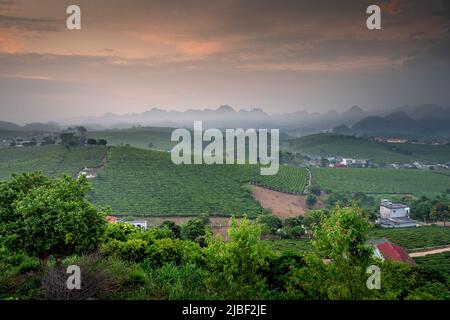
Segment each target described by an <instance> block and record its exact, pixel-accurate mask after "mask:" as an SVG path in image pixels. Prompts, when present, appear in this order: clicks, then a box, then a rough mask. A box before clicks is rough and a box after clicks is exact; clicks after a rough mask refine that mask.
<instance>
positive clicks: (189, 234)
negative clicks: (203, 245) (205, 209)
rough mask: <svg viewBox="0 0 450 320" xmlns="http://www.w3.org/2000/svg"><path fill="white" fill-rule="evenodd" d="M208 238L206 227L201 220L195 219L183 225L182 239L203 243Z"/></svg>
mask: <svg viewBox="0 0 450 320" xmlns="http://www.w3.org/2000/svg"><path fill="white" fill-rule="evenodd" d="M205 236H206V225H205V224H204V222H203V221H202V220H201V219H200V218H194V219H191V220H189V221H187V222H186V223H184V224H182V225H181V238H182V239H184V240H192V241H197V242H202V239H204V237H205Z"/></svg>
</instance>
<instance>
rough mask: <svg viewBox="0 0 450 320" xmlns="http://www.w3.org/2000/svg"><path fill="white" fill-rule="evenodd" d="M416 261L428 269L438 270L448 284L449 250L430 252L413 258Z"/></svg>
mask: <svg viewBox="0 0 450 320" xmlns="http://www.w3.org/2000/svg"><path fill="white" fill-rule="evenodd" d="M414 260H415V261H416V263H417V264H418V265H419V266H421V267H424V268H426V269H428V270H430V271H434V272H439V273H440V274H442V275H443V276H444V277H446V279H447V283H449V284H450V252H445V253H439V254H432V255H428V256H425V257H417V258H414Z"/></svg>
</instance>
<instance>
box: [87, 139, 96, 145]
mask: <svg viewBox="0 0 450 320" xmlns="http://www.w3.org/2000/svg"><path fill="white" fill-rule="evenodd" d="M86 143H87V144H88V145H90V146H95V145H97V140H95V139H92V138H89V139H87V141H86Z"/></svg>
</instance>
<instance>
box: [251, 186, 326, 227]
mask: <svg viewBox="0 0 450 320" xmlns="http://www.w3.org/2000/svg"><path fill="white" fill-rule="evenodd" d="M252 194H253V198H255V200H256V201H258V202H259V203H260V204H261V206H262V207H263V208H266V209H271V210H272V212H273V214H275V215H277V216H278V217H280V218H282V219H285V218H290V217H297V216H302V215H304V214H305V212H306V211H308V210H310V209H309V207H308V206H307V204H306V198H307V196H304V195H292V194H287V193H283V192H278V191H273V190H270V189H266V188H263V187H259V186H253V188H252ZM322 207H323V203H322V202H321V201H320V200H319V201H318V202H317V204H316V205H315V206H314V207H313V208H312V209H318V208H322Z"/></svg>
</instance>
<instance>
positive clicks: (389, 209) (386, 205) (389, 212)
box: [380, 200, 410, 219]
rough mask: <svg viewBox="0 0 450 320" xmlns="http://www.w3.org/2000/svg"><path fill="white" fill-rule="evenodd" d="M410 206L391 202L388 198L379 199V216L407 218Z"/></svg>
mask: <svg viewBox="0 0 450 320" xmlns="http://www.w3.org/2000/svg"><path fill="white" fill-rule="evenodd" d="M409 212H410V208H409V207H408V206H406V205H404V204H401V203H392V202H391V201H389V200H381V204H380V217H381V218H382V219H389V218H409Z"/></svg>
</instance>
